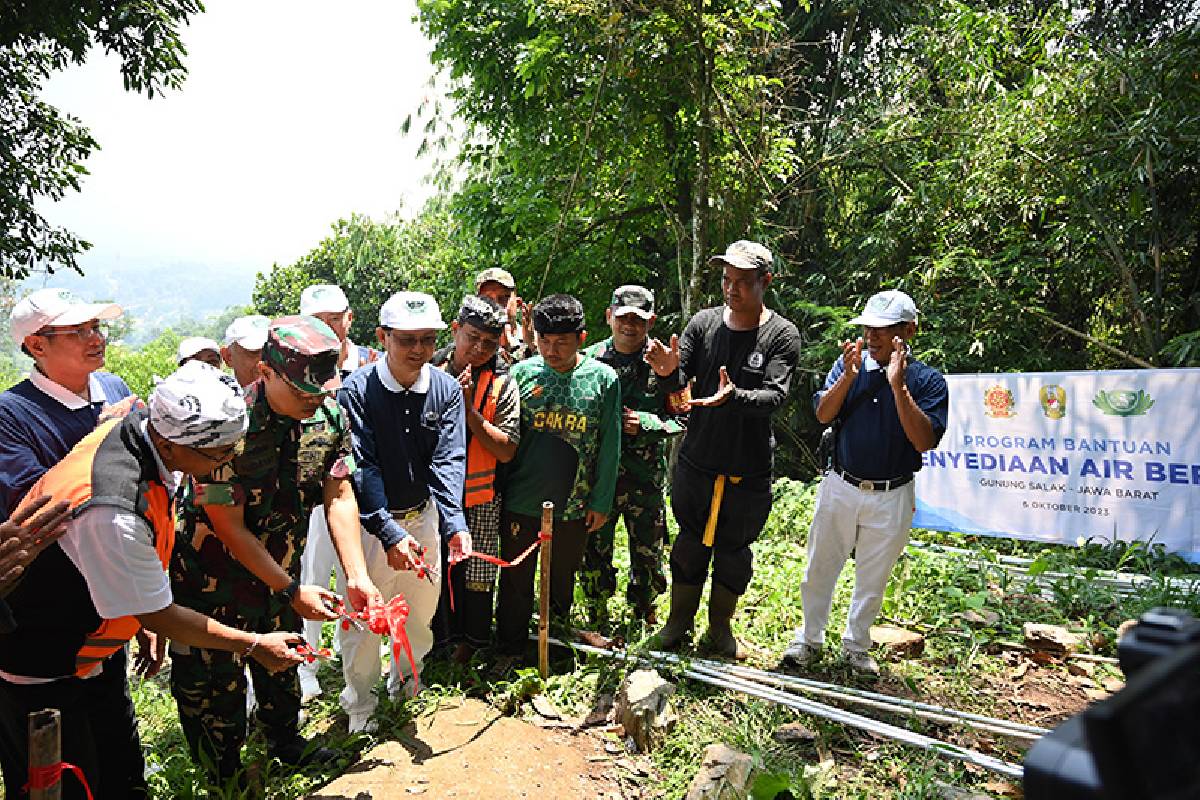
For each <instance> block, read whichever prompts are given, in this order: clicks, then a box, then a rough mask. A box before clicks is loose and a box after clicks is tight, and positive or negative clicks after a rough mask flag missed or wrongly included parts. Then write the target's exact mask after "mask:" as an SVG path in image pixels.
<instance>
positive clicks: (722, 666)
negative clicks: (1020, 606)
mask: <svg viewBox="0 0 1200 800" xmlns="http://www.w3.org/2000/svg"><path fill="white" fill-rule="evenodd" d="M650 654H651V655H653V656H655V657H657V658H662V659H664V660H666V661H676V662H679V663H682V659H680V658H679V656H676V655H674V654H672V653H663V652H659V651H651V652H650ZM689 662H690V663H699V664H704V665H705V666H708V667H712V668H713V669H717V670H729V671H731V672H734V673H738V674H741V675H743V676H744V677H747V678H750V679H751V680H755V679H762V680H768V681H779V682H783V683H787V684H788V685H790V686H795V687H797V688H811V689H813V690H814V691H815V690H826V691H829V692H834V693H840V694H844V695H848V696H850V697H861V698H865V699H869V700H878V701H880V702H883V703H886V704H889V705H894V706H901V707H904V708H911V709H917V710H921V711H928V712H931V713H935V714H943V715H947V716H952V717H958V718H961V719H964V720H971V721H976V722H982V723H985V724H988V725H995V726H1000V727H1007V728H1012V729H1013V730H1016V731H1021V732H1024V733H1030V734H1034V735H1035V736H1045V735H1046V734H1047V733H1049V732H1050V730H1049V729H1048V728H1039V727H1037V726H1035V725H1026V724H1024V723H1021V722H1012V721H1011V720H1006V719H999V718H996V717H988V716H984V715H983V714H973V713H971V712H968V711H959V710H957V709H953V708H946V707H945V706H938V705H934V704H932V703H924V702H921V701H919V700H908V699H906V698H903V697H895V696H893V695H890V694H881V693H879V692H872V691H868V690H866V689H858V688H855V687H853V686H842V685H840V684H836V683H826V682H823V681H814V680H812V679H810V678H801V677H798V676H795V675H785V674H782V673H778V672H769V671H767V670H761V669H755V668H754V667H747V666H744V665H742V664H727V663H725V662H724V661H713V660H710V659H703V658H693V659H689Z"/></svg>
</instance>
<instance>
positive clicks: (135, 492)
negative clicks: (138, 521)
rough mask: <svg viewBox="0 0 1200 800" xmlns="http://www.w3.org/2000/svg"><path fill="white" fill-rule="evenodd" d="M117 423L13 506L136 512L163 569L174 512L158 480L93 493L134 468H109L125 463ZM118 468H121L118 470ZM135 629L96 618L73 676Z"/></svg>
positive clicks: (129, 622) (132, 621) (123, 620)
mask: <svg viewBox="0 0 1200 800" xmlns="http://www.w3.org/2000/svg"><path fill="white" fill-rule="evenodd" d="M121 422H122V420H111V421H109V422H106V423H104V424H103V425H100V426H99V427H98V428H96V430H94V431H92V432H91V433H89V434H88V435H87V436H85V437H84V438H83V439H82V440H80V442H79V444H77V445H75V448H74V449H73V450H72V451H71V452H70V453H68V454H67V456H66V457H65V458H64V459H63V460H62V461H60V462H58V464H56V465H55V466H54V467H53V468H52V469H51V470H50V471H49V472H47V473H46V474H44V475H43V476H42V477H41V479H40V480H38V482H37V483H35V484H34V485H33V487H32V488H31V489H30V490H29V493H28V494H26V495H25V499H24V500H22V501H21V504H20V505H19V506H17V508H18V510H19V509H21V508H23V507H24V506H25V505H26V504H27V503H29V502H30V501H31V500H32V499H33V498H35V497H40V496H42V495H47V494H48V495H51V496H52V497H53V498H54V501H55V502H57V501H59V500H66V501H68V502H69V503H70V505H71V513H72V517H77V516H78V515H79V514H81V513H82V512H83V510H84V509H86V508H88V507H89V506H93V505H108V506H116V507H118V508H121V509H122V510H126V511H129V512H130V513H134V514H137V515H138V516H140V517H142V518H143V519H144V520H145V521H146V522H147V523H149V525H150V528H151V530H152V531H153V533H154V550H155V552H156V553H157V554H158V558H159V560H160V561H161V562H162V565H163V569H164V570H166V569H167V565H168V564H169V563H170V560H171V550H172V548H173V547H174V546H175V511H174V508H173V506H172V503H171V498H170V496H168V494H167V489H166V487H165V486H164V485H163V484H162V482H161V481H159V480H157V479H154V480H147V481H144V482H139V483H138V484H137V488H136V489H135V488H134V486H133V485H129V486H128V487H125V486H121V487H114V488H117V490H118V491H119V492H120V495H118V496H98V495H96V494H95V493H94V491H93V490H94V487H96V486H97V485H98V484H101V483H102V482H103V484H104V485H105V488H107V484H108V483H109V480H110V479H111V478H112V477H113V476H114V473H115V474H122V476H124V474H125V473H127V472H128V468H130V467H133V466H134V465H131V464H128V463H125V464H122V465H119V466H118V468H117V469H116V470H114V469H113V467H114V466H115V465H114V463H113V459H114V457H115V458H117V459H121V457H122V456H125V457H126V458H125V459H124V460H125V461H126V462H128V461H129V458H128V456H129V452H128V450H127V449H125V448H123V447H121V445H120V443H119V442H118V441H113V440H117V439H119V438H120V434H121V431H120V430H119V429H118V427H117V426H118V425H119V424H121ZM139 435H140V434H139ZM106 445H108V446H106ZM114 446H115V447H114ZM147 446H150V445H147ZM98 454H101V457H100V458H97V455H98ZM120 466H124V467H126V468H127V469H125V470H121V469H120ZM137 466H140V467H141V468H142V471H144V470H145V469H146V468H147V465H137ZM149 468H153V469H154V471H155V472H156V473H157V466H155V465H149ZM125 495H128V496H125ZM68 524H69V523H68ZM47 590H48V591H49V590H51V587H47ZM141 628H142V625H141V623H140V622H138V620H137V618H136V617H118V618H116V619H102V620H101V621H100V627H98V628H96V629H95V630H94V631H92V632H91V633H89V634H87V636H86V637H85V638H84V640H83V644H82V645H81V646H80V648H79V651H78V652H77V653H76V654H75V675H77V676H78V677H81V678H82V677H83V676H85V675H87V674H88V673H89V672H91V671H92V670H93V669H94V668H95V666H96V664H97V663H99V662H101V661H103V660H104V659H106V658H108V657H109V656H110V655H112V654H113V653H115V652H116V651H117V650H120V649H121V648H122V647H124V646H125V643H126V642H128V641H129V640H130V639H132V638H133V637H134V636H135V635H137V632H138V631H139V630H141Z"/></svg>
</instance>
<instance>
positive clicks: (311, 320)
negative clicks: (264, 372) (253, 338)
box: [262, 314, 342, 394]
mask: <svg viewBox="0 0 1200 800" xmlns="http://www.w3.org/2000/svg"><path fill="white" fill-rule="evenodd" d="M341 354H342V343H341V342H340V341H338V338H337V335H336V334H335V333H334V332H333V329H331V328H330V327H329V326H328V325H326V324H325V323H324V322H322V321H321V320H319V319H317V318H316V317H307V316H304V315H301V314H297V315H293V316H290V317H279V318H278V319H275V320H272V321H271V327H270V328H269V329H268V330H267V342H266V344H264V345H263V351H262V360H263V361H264V362H265V363H266V364H268V365H270V366H271V367H272V368H273V369H274V370H275V371H276V372H278V373H279V374H280V375H282V376H283V377H284V379H286V380H287V382H288V383H290V384H292V385H293V386H295V387H296V388H297V389H299V390H300V391H302V392H304V393H306V394H326V393H328V392H332V391H335V390H336V389H338V388H339V387H340V386H341V385H342V379H341V375H340V373H339V372H338V361H339V359H340V358H341Z"/></svg>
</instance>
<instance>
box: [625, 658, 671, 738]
mask: <svg viewBox="0 0 1200 800" xmlns="http://www.w3.org/2000/svg"><path fill="white" fill-rule="evenodd" d="M673 694H675V684H673V683H670V682H669V681H665V680H663V678H662V676H661V675H659V674H658V673H657V672H656V671H655V670H652V669H639V670H637V671H636V672H633V673H630V674H629V675H628V676H626V678H625V682H624V683H622V684H621V691H620V692H619V693H618V695H617V701H616V705H615V706H614V709H613V710H614V712H615V716H616V719H617V721H618V722H620V723H621V725H622V726H623V727H624V729H625V734H626V735H627V736H628V737H629V738H631V739H633V741H634V743H635V744H636V745H637V748H638V750H639V751H640V752H643V753H645V752H647V751H649V750H652V749H653V748H654V747H656V746H657V745H658V744H659V743H661V742H662V740H663V739H664V738H665V737H666V735H667V734H668V733H670V732H671V729H672V728H674V727H675V723H676V722H677V721H678V718H677V717H676V716H675V712H674V711H673V710H672V709H671V703H670V699H671V695H673Z"/></svg>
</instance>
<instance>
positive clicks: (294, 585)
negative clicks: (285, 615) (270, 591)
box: [275, 578, 300, 606]
mask: <svg viewBox="0 0 1200 800" xmlns="http://www.w3.org/2000/svg"><path fill="white" fill-rule="evenodd" d="M299 590H300V579H299V578H293V579H292V582H291V583H289V584H288V585H287V586H285V587H283V588H282V589H280V590H279V591H278V592H276V593H275V595H276V597H282V598H283V599H284V600H286V601H287V604H288V605H289V606H290V605H291V604H292V601H293V600H295V599H296V592H298V591H299Z"/></svg>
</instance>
